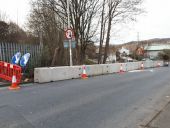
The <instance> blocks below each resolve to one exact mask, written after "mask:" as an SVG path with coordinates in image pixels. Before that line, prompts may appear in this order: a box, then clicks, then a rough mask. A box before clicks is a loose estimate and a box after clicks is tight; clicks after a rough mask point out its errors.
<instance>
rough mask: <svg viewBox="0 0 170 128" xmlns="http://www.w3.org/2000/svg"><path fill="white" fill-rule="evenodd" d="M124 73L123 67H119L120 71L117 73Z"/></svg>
mask: <svg viewBox="0 0 170 128" xmlns="http://www.w3.org/2000/svg"><path fill="white" fill-rule="evenodd" d="M124 72H125V71H124V70H123V66H122V64H121V65H120V71H119V73H124Z"/></svg>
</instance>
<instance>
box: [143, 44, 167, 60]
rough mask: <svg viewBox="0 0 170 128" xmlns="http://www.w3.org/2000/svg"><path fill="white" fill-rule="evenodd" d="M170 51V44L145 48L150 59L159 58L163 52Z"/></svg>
mask: <svg viewBox="0 0 170 128" xmlns="http://www.w3.org/2000/svg"><path fill="white" fill-rule="evenodd" d="M165 49H166V50H170V44H166V45H162V44H153V45H149V46H145V47H144V50H145V53H146V55H147V57H149V58H150V59H155V58H157V57H158V54H159V53H160V52H162V51H163V50H165Z"/></svg>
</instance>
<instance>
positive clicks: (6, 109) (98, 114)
mask: <svg viewBox="0 0 170 128" xmlns="http://www.w3.org/2000/svg"><path fill="white" fill-rule="evenodd" d="M169 80H170V68H168V67H163V68H154V69H148V70H145V71H134V72H128V73H124V74H110V75H103V76H96V77H90V78H89V79H87V80H81V79H75V80H67V81H59V82H53V83H46V84H33V85H31V86H24V87H22V89H21V90H18V91H9V90H7V89H6V88H1V89H0V128H137V127H138V125H140V123H141V122H142V121H143V120H144V119H146V118H147V117H148V116H150V114H152V113H153V112H154V111H156V109H157V107H159V104H161V102H162V100H164V99H165V98H166V96H167V95H168V94H169V95H170V81H169Z"/></svg>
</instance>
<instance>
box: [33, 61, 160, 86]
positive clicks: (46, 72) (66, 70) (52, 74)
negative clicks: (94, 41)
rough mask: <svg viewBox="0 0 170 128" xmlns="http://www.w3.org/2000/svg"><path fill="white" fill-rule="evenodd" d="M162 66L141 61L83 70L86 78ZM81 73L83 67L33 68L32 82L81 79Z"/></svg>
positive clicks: (90, 66)
mask: <svg viewBox="0 0 170 128" xmlns="http://www.w3.org/2000/svg"><path fill="white" fill-rule="evenodd" d="M158 63H159V64H160V66H163V62H162V61H143V62H128V63H122V64H120V63H114V64H98V65H86V66H85V70H86V73H87V75H88V76H96V75H104V74H111V73H118V72H120V66H122V69H121V70H123V71H125V72H126V71H131V70H137V69H141V64H143V68H153V67H158ZM82 73H83V66H64V67H47V68H35V70H34V82H37V83H45V82H53V81H59V80H66V79H74V78H81V77H82Z"/></svg>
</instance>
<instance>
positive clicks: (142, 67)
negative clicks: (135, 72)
mask: <svg viewBox="0 0 170 128" xmlns="http://www.w3.org/2000/svg"><path fill="white" fill-rule="evenodd" d="M140 68H141V70H143V69H144V64H143V62H142V63H141V67H140Z"/></svg>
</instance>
